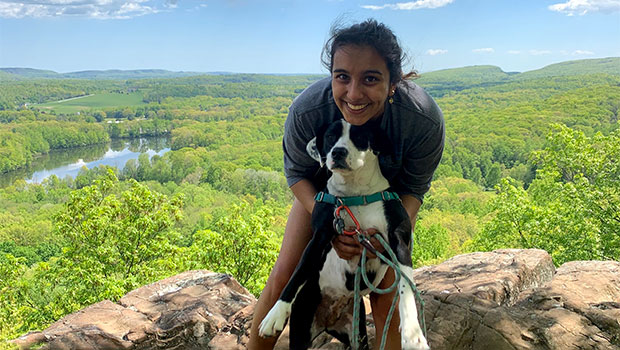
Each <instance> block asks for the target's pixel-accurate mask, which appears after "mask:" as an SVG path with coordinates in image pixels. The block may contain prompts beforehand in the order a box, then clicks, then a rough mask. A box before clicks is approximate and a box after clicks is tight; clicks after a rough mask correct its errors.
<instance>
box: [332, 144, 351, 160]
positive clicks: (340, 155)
mask: <svg viewBox="0 0 620 350" xmlns="http://www.w3.org/2000/svg"><path fill="white" fill-rule="evenodd" d="M348 154H349V151H347V149H346V148H344V147H336V148H334V149H332V158H333V159H344V158H346V157H347V155H348Z"/></svg>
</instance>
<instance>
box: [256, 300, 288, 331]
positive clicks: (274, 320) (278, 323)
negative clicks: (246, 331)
mask: <svg viewBox="0 0 620 350" xmlns="http://www.w3.org/2000/svg"><path fill="white" fill-rule="evenodd" d="M290 314H291V303H287V302H286V301H282V300H278V301H277V302H276V304H275V305H274V306H273V307H272V308H271V310H269V313H268V314H267V316H265V318H263V321H262V322H261V323H260V328H259V329H258V334H259V335H260V336H261V337H263V338H264V337H273V336H274V335H276V334H277V333H278V332H280V331H282V330H283V329H284V325H286V320H287V319H288V316H289V315H290Z"/></svg>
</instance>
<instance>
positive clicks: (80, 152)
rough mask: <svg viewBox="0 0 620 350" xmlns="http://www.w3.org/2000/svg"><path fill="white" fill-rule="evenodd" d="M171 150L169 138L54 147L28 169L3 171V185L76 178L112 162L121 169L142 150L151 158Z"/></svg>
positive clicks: (1, 178) (0, 176) (110, 164)
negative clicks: (52, 177)
mask: <svg viewBox="0 0 620 350" xmlns="http://www.w3.org/2000/svg"><path fill="white" fill-rule="evenodd" d="M168 151H170V139H169V138H165V137H148V138H140V139H131V140H113V141H112V142H110V143H108V144H101V145H93V146H86V147H75V148H70V149H61V150H52V151H51V152H50V153H48V154H44V155H41V156H39V157H37V158H36V159H35V160H34V161H33V162H32V164H30V166H28V167H27V168H23V169H19V170H16V171H12V172H9V173H5V174H0V187H6V186H8V185H10V184H12V183H13V182H14V181H15V180H18V179H24V180H26V182H30V183H41V182H42V181H43V180H44V179H46V178H48V177H49V176H51V175H56V176H57V177H58V178H60V179H63V178H65V177H66V176H70V177H72V178H75V177H76V176H77V174H78V173H79V171H80V169H82V167H84V166H85V167H87V168H89V169H92V168H94V167H97V166H99V165H109V166H115V167H117V168H118V169H119V170H120V169H123V168H124V167H125V164H126V163H127V161H128V160H130V159H136V160H137V159H138V157H139V156H140V154H142V153H147V154H148V155H149V158H150V157H152V156H154V155H156V154H157V155H159V156H161V155H163V154H164V153H166V152H168Z"/></svg>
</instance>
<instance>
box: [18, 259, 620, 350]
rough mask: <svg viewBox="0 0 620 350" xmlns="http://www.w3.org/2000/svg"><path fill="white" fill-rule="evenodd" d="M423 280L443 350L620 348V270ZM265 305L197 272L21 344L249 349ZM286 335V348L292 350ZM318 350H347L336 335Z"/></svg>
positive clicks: (479, 271) (500, 263)
mask: <svg viewBox="0 0 620 350" xmlns="http://www.w3.org/2000/svg"><path fill="white" fill-rule="evenodd" d="M415 280H416V283H417V285H418V288H419V289H420V291H421V292H422V298H423V300H424V303H425V306H424V313H425V319H426V325H427V330H428V338H429V342H430V345H431V347H432V349H433V350H444V349H445V350H465V349H467V350H472V349H473V350H478V349H479V350H504V349H505V350H526V349H527V350H577V349H591V350H620V263H619V262H612V261H606V262H601V261H579V262H570V263H566V264H564V265H562V266H561V267H559V268H558V269H557V270H556V269H555V268H554V266H553V264H552V261H551V257H550V256H549V255H548V254H547V253H546V252H544V251H541V250H497V251H494V252H489V253H472V254H465V255H460V256H457V257H454V258H452V259H449V260H447V261H445V262H443V263H441V264H439V265H435V266H426V267H422V268H420V269H417V270H415ZM255 301H256V300H255V298H254V297H253V296H252V295H251V294H250V293H248V292H247V290H245V289H244V288H243V287H242V286H240V285H239V284H238V283H237V282H236V281H234V280H233V279H232V278H231V277H230V276H227V275H223V274H216V273H212V272H209V271H189V272H185V273H183V274H180V275H177V276H174V277H171V278H168V279H165V280H162V281H160V282H157V283H154V284H151V285H148V286H145V287H142V288H140V289H137V290H135V291H133V292H130V293H129V294H127V295H126V296H125V297H123V298H122V299H121V300H120V301H119V302H118V303H112V302H109V301H103V302H100V303H98V304H95V305H92V306H90V307H88V308H86V309H83V310H81V311H78V312H76V313H74V314H71V315H68V316H66V317H65V318H63V319H62V320H60V321H58V322H56V323H55V324H53V325H52V326H50V327H49V328H48V329H46V330H44V331H43V332H35V333H30V334H28V335H26V336H24V337H21V338H20V339H17V340H16V343H17V344H19V345H20V346H21V347H22V348H28V347H30V346H32V345H35V344H39V345H42V348H43V349H245V348H246V347H245V344H247V339H248V330H249V324H250V322H251V317H252V312H253V307H254V303H255ZM328 304H330V305H331V306H332V309H334V310H336V311H337V312H340V313H344V317H340V318H338V317H336V318H334V317H330V316H333V315H330V314H329V313H324V314H322V315H321V318H322V320H323V322H341V323H342V327H343V328H344V329H347V328H348V327H350V323H349V321H348V317H349V315H347V313H348V310H349V307H350V306H347V305H346V304H336V303H335V302H329V303H328ZM333 305H338V307H333ZM326 309H327V308H326ZM368 320H369V323H370V324H369V326H370V327H369V332H370V334H371V338H373V335H374V331H373V327H372V322H371V320H372V317H369V318H368ZM286 336H287V334H286V331H285V333H284V334H283V337H282V338H281V339H280V341H279V342H278V345H277V349H285V348H287V345H286ZM371 340H374V339H371ZM314 346H315V347H316V348H322V349H342V348H343V347H342V345H341V344H339V343H337V342H336V341H335V340H332V339H330V338H329V337H328V336H324V337H322V338H320V339H317V340H316V341H315V343H314Z"/></svg>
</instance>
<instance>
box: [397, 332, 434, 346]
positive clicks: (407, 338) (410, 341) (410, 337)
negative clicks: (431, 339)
mask: <svg viewBox="0 0 620 350" xmlns="http://www.w3.org/2000/svg"><path fill="white" fill-rule="evenodd" d="M407 333H408V334H405V333H403V334H402V342H401V345H402V348H403V350H430V347H429V346H428V343H427V342H426V338H424V335H423V334H422V330H421V329H418V330H414V331H411V332H407Z"/></svg>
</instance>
